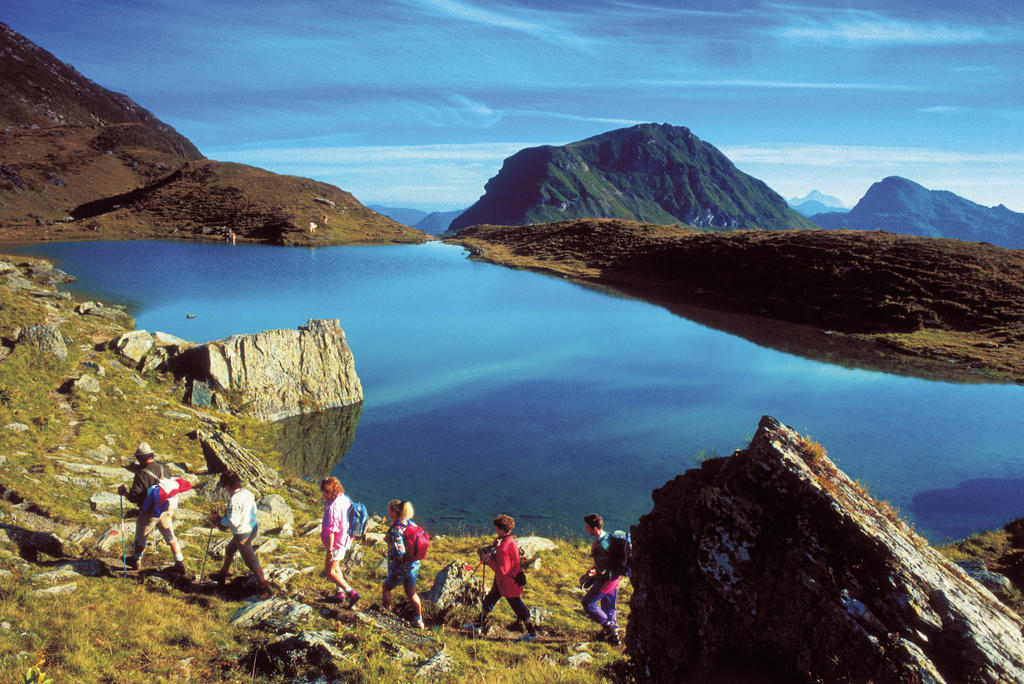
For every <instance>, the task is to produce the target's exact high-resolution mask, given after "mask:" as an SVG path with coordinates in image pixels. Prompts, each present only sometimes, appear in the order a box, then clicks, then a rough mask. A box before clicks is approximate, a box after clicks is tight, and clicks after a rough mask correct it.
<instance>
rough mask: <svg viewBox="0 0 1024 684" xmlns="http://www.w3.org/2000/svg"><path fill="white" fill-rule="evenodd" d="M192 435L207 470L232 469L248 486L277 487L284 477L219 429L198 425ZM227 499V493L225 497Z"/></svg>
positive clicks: (209, 471)
mask: <svg viewBox="0 0 1024 684" xmlns="http://www.w3.org/2000/svg"><path fill="white" fill-rule="evenodd" d="M194 436H195V438H196V439H198V440H199V444H200V445H201V446H202V447H203V456H204V457H206V471H207V472H208V473H222V472H224V471H225V470H234V471H235V472H236V473H238V474H239V475H241V476H242V481H243V482H245V483H246V484H247V485H251V487H254V488H256V489H257V490H260V489H272V488H274V487H280V486H281V485H282V484H283V483H284V480H283V479H282V478H281V475H280V474H279V473H278V472H277V471H276V470H274V469H273V468H271V467H270V466H267V465H265V464H264V463H263V462H262V461H261V460H259V459H258V458H256V457H255V456H253V455H252V454H251V453H250V452H249V450H248V449H246V448H245V447H243V446H242V445H241V444H239V443H238V442H236V441H235V440H234V439H233V438H232V437H231V435H229V434H227V433H225V432H222V431H220V430H209V429H206V428H198V429H197V430H196V431H195V433H194ZM224 499H227V496H225V497H224Z"/></svg>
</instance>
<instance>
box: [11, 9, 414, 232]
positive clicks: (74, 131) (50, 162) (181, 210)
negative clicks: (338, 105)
mask: <svg viewBox="0 0 1024 684" xmlns="http://www.w3.org/2000/svg"><path fill="white" fill-rule="evenodd" d="M0 88H2V91H3V93H4V96H3V98H0V240H24V241H32V240H53V239H71V238H102V239H119V238H125V237H127V238H168V237H172V238H179V239H182V238H184V239H203V238H206V239H224V236H226V235H227V234H228V233H229V232H230V231H232V230H234V231H235V233H236V234H237V236H238V239H240V240H253V241H260V242H270V243H273V244H306V245H320V244H338V243H353V242H358V243H365V242H423V241H425V240H427V239H429V236H428V235H426V234H425V233H422V232H420V231H416V230H413V229H411V228H407V227H405V226H402V225H401V224H398V223H396V222H395V221H393V220H391V219H389V218H387V217H384V216H381V215H379V214H377V213H376V212H374V211H372V210H370V209H367V208H366V207H364V206H363V205H361V204H360V203H359V202H358V201H356V199H355V198H354V197H352V195H350V194H349V193H347V192H344V191H342V190H340V189H338V188H336V187H334V186H332V185H327V184H325V183H318V182H315V181H312V180H308V179H303V178H295V177H292V176H280V175H277V174H272V173H270V172H268V171H264V170H262V169H257V168H253V167H249V166H243V165H240V164H228V163H221V162H213V161H206V160H205V159H204V157H203V155H202V154H201V153H200V152H199V150H198V149H196V147H195V145H193V144H192V143H191V142H190V141H189V140H188V139H187V138H185V137H184V136H182V135H181V134H179V133H178V132H177V131H175V130H174V128H172V127H171V126H169V125H167V124H165V123H163V122H162V121H160V120H159V119H157V118H156V117H155V116H153V114H152V113H150V112H148V111H146V110H145V109H143V108H142V107H140V106H139V105H138V104H136V103H135V102H134V101H133V100H132V99H131V98H129V97H127V96H126V95H122V94H120V93H115V92H112V91H110V90H107V89H106V88H103V87H102V86H99V85H97V84H96V83H94V82H92V81H90V80H89V79H87V78H86V77H85V76H83V75H82V74H80V73H79V72H78V71H76V70H75V69H74V68H73V67H72V66H70V65H68V64H65V63H63V62H61V61H60V60H58V59H57V58H56V57H54V56H53V55H52V54H50V53H49V52H47V51H46V50H43V49H42V48H40V47H38V46H36V45H35V44H33V43H32V42H31V41H29V40H28V39H26V38H25V37H24V36H21V35H19V34H18V33H17V32H15V31H13V30H11V29H10V28H9V27H8V26H6V25H4V24H2V23H0ZM316 198H320V199H321V200H324V201H323V202H317V201H316ZM324 216H327V220H326V222H325V221H324V220H323V217H324ZM310 221H315V222H316V223H317V224H324V223H326V228H324V227H323V226H320V227H318V230H317V232H316V233H312V234H311V233H309V231H308V225H309V223H310Z"/></svg>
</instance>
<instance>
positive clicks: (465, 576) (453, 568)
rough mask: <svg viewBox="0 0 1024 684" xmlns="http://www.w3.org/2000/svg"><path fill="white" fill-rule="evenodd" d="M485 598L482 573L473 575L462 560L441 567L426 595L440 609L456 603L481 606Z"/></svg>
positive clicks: (442, 609)
mask: <svg viewBox="0 0 1024 684" xmlns="http://www.w3.org/2000/svg"><path fill="white" fill-rule="evenodd" d="M483 598H484V590H483V589H482V588H481V586H480V573H477V575H476V576H475V577H471V576H470V573H469V571H468V570H466V566H465V565H464V564H463V563H462V561H453V562H451V563H449V564H448V565H446V566H444V567H443V568H441V570H440V571H439V572H438V573H437V575H436V576H435V577H434V585H433V586H432V587H431V588H430V591H429V592H428V593H427V595H426V599H427V600H428V601H430V602H431V603H433V604H434V607H435V608H437V609H438V610H439V611H444V610H445V609H447V608H450V607H452V606H455V605H463V606H479V605H480V602H481V601H483Z"/></svg>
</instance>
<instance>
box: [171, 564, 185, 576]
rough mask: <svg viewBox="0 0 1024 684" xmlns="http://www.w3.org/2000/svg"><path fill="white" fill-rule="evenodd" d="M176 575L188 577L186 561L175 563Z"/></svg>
mask: <svg viewBox="0 0 1024 684" xmlns="http://www.w3.org/2000/svg"><path fill="white" fill-rule="evenodd" d="M174 574H176V575H181V576H182V577H187V576H188V568H186V567H185V561H174Z"/></svg>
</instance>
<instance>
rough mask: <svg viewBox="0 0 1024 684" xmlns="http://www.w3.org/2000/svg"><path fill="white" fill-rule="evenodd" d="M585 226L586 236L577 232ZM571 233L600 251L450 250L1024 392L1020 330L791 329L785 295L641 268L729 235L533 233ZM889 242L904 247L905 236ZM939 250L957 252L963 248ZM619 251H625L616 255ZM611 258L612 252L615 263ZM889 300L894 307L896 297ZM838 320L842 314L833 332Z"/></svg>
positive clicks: (474, 237)
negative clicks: (618, 238)
mask: <svg viewBox="0 0 1024 684" xmlns="http://www.w3.org/2000/svg"><path fill="white" fill-rule="evenodd" d="M580 224H582V227H580V228H578V229H577V226H579V225H580ZM567 225H568V226H569V229H568V230H572V231H574V233H575V234H574V236H573V237H574V239H579V240H580V241H581V242H582V241H583V240H584V239H587V238H593V239H594V244H586V245H585V246H580V244H579V243H578V242H574V243H573V244H571V245H569V246H566V245H565V243H566V242H568V239H566V238H565V237H564V235H561V234H560V235H558V237H557V239H551V241H550V242H549V243H547V244H545V242H544V241H545V240H546V239H548V238H546V237H538V238H535V239H529V238H523V237H521V236H518V235H515V231H528V230H530V229H531V227H499V226H477V227H474V228H471V229H467V230H466V231H463V233H461V234H459V235H458V236H455V237H452V238H448V239H446V240H445V242H448V243H450V244H458V245H461V246H462V247H464V248H465V249H467V250H468V251H469V252H470V258H471V259H475V260H479V261H483V262H487V263H492V264H496V265H500V266H505V267H509V268H516V269H522V270H528V271H533V272H537V273H543V274H546V275H549V276H554V277H559V278H564V279H568V280H572V281H574V282H578V283H581V284H584V285H586V286H599V287H602V288H610V289H612V290H614V291H616V292H619V293H621V294H623V295H625V296H628V297H634V298H637V299H641V300H644V301H647V302H650V303H653V304H656V305H659V306H662V307H664V308H666V309H668V310H669V311H671V312H672V313H674V314H677V315H679V316H683V317H685V318H688V319H690V320H693V321H696V322H698V323H701V324H704V325H708V326H710V327H713V328H716V329H719V330H723V331H725V332H728V333H730V334H734V335H738V336H740V337H743V338H745V339H748V340H750V341H752V342H754V343H756V344H760V345H762V346H767V347H770V348H773V349H778V350H780V351H784V352H787V353H790V354H796V355H799V356H803V357H805V358H810V359H815V360H822V361H826V362H828V363H832V364H836V365H842V366H848V367H857V368H865V369H868V370H877V371H882V372H886V373H892V374H897V375H907V376H912V377H920V378H925V379H929V380H939V381H945V382H955V383H990V382H996V383H1016V384H1024V356H1022V355H1021V353H1020V352H1019V351H1018V350H1017V349H1016V347H1017V346H1018V345H1016V344H1015V342H1016V337H1017V335H1020V334H1024V329H1022V326H1021V324H1020V321H1019V320H1018V321H1012V322H1011V323H1009V324H1007V325H1003V326H998V325H993V326H991V327H989V328H988V329H978V330H956V329H950V328H949V327H948V326H947V327H945V328H941V327H934V328H933V327H928V326H920V327H918V328H917V329H913V330H909V329H906V330H884V329H879V330H869V331H857V330H838V329H835V328H834V327H832V326H830V325H828V324H827V323H825V322H816V321H815V320H814V313H813V312H811V313H810V315H807V314H806V313H805V312H803V311H802V312H801V313H800V316H798V318H801V319H803V320H792V318H793V317H792V316H790V317H788V318H790V320H787V316H786V315H785V312H784V311H781V307H780V308H777V309H776V310H775V311H774V312H773V311H771V310H768V311H766V310H765V309H766V307H765V304H764V300H765V299H768V298H773V297H775V295H774V293H771V292H769V293H765V292H764V291H759V290H758V288H757V286H756V285H761V284H760V283H757V284H756V285H752V286H751V287H749V288H748V290H747V291H745V292H743V291H741V292H735V291H733V292H722V291H716V289H715V285H714V284H708V285H707V286H706V287H700V286H699V285H698V286H695V285H694V283H693V282H692V281H688V282H685V283H681V282H680V280H681V279H678V278H676V277H675V274H672V275H671V276H669V277H666V278H659V273H661V274H664V273H665V266H664V265H663V264H659V265H658V266H659V268H661V269H662V270H661V271H659V272H658V273H655V274H654V275H651V274H648V273H646V272H644V270H643V269H642V268H641V267H638V265H637V264H636V263H635V261H636V262H641V263H644V264H646V263H649V262H651V261H653V260H654V259H656V258H657V256H658V254H659V253H660V252H669V251H671V250H674V249H677V248H679V246H680V245H683V244H686V242H687V239H688V238H690V237H694V236H699V239H701V240H704V241H705V242H707V241H711V240H714V239H716V238H718V237H722V236H727V235H728V234H727V233H715V234H707V233H696V232H694V231H685V230H676V231H668V230H665V227H663V226H647V225H644V224H633V223H629V222H622V221H615V220H598V221H590V222H587V221H583V222H564V223H560V224H542V225H540V226H535V227H532V228H535V229H550V230H551V232H552V233H554V232H555V231H556V229H560V228H562V227H563V226H567ZM622 225H626V227H627V228H628V229H629V230H631V231H633V233H632V234H630V235H629V237H628V239H627V240H625V241H626V242H629V241H633V244H635V245H637V250H636V252H635V253H634V252H631V251H630V248H629V247H628V246H627V247H625V248H620V247H619V246H617V245H611V246H610V243H613V242H614V241H615V238H614V237H609V236H608V232H609V231H610V230H611V229H614V228H616V227H620V226H622ZM645 230H651V231H652V232H654V233H655V234H654V235H653V236H652V237H650V238H648V237H646V236H643V237H639V238H638V234H640V233H643V232H644V231H645ZM761 233H762V236H763V235H764V234H765V233H764V232H763V231H761ZM815 233H819V234H821V233H824V234H825V235H826V236H827V237H828V238H829V239H838V240H843V239H845V238H844V235H848V234H850V233H851V232H850V231H847V232H845V233H842V232H838V231H828V232H826V231H815ZM583 234H587V238H582V237H581V236H582V235H583ZM799 234H800V232H797V231H793V232H790V233H788V235H786V237H790V238H791V237H793V236H799ZM865 235H867V236H873V235H874V234H866V233H861V234H859V235H858V234H854V237H857V238H859V237H861V236H865ZM759 237H760V236H759ZM887 237H891V238H894V239H896V240H901V239H902V238H904V237H905V236H887ZM725 239H728V238H725ZM869 239H873V237H869ZM906 240H907V241H927V240H928V239H927V238H906ZM934 242H935V243H937V244H940V245H942V246H948V245H950V243H957V242H959V241H952V240H936V241H934ZM972 244H973V243H963V246H965V248H966V249H970V248H971V245H972ZM957 247H961V245H957ZM978 247H979V248H980V247H981V245H979V246H978ZM984 247H985V248H990V247H991V246H988V245H986V246H984ZM617 249H618V250H620V251H618V252H616V251H615V250H617ZM991 249H993V250H996V251H997V252H1000V253H1011V252H1012V251H1011V250H1003V249H1001V248H991ZM609 252H612V254H611V255H610V256H609ZM716 256H719V255H716V254H715V252H714V250H712V249H706V250H705V251H704V252H703V253H702V255H701V257H702V258H706V259H708V260H711V263H710V264H708V265H706V267H707V268H709V269H710V268H714V263H713V260H714V259H715V258H716ZM726 256H728V255H726ZM986 256H987V255H986ZM1012 256H1013V257H1014V259H1015V261H1020V259H1019V258H1017V255H1016V254H1013V255H1012ZM634 260H635V261H634ZM1015 265H1016V264H1015ZM727 266H728V263H724V262H723V264H722V267H723V268H726V267H727ZM844 267H847V268H848V266H844ZM741 277H742V276H741ZM769 287H770V285H769ZM766 295H767V296H766ZM880 297H885V298H887V295H881V296H880ZM1016 303H1017V304H1019V305H1020V306H1021V309H1020V310H1021V311H1024V295H1022V297H1021V298H1020V299H1019V300H1017V301H1016ZM956 304H957V303H956V302H953V303H952V305H956ZM773 313H774V314H775V315H773ZM822 318H825V316H822ZM835 318H836V317H835V315H834V314H833V316H832V322H834V321H835ZM886 323H887V322H885V321H882V322H879V323H878V325H877V327H879V328H884V327H885V325H886ZM867 327H870V325H869V326H867ZM1008 342H1010V343H1009V344H1008Z"/></svg>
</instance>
